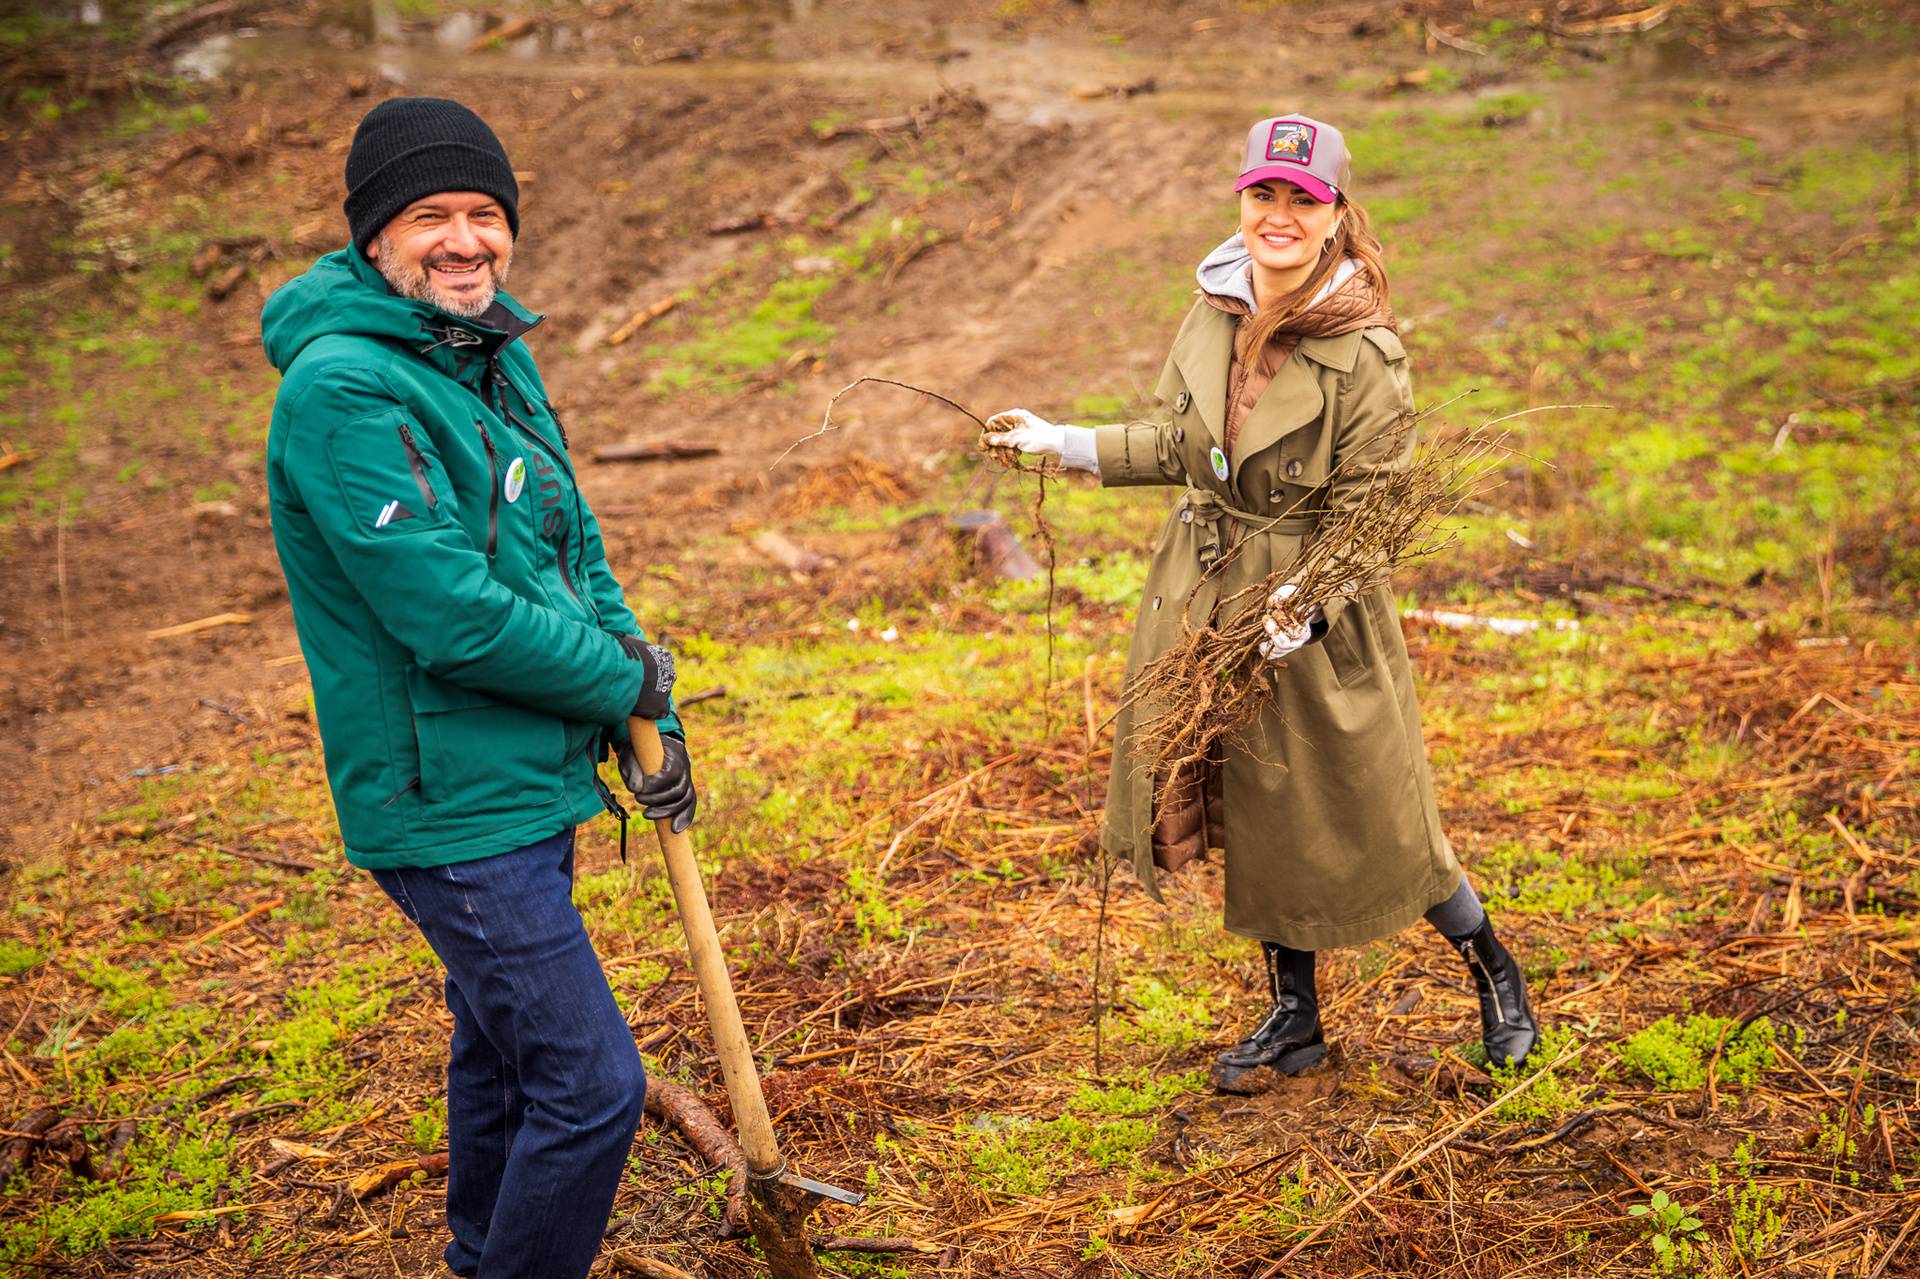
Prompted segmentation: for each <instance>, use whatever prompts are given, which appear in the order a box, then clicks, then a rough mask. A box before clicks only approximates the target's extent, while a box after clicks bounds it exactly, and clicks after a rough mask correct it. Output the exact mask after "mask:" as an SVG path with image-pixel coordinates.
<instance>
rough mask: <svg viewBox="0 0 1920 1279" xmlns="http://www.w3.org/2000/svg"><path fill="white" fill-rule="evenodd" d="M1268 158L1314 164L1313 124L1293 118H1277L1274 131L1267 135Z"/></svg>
mask: <svg viewBox="0 0 1920 1279" xmlns="http://www.w3.org/2000/svg"><path fill="white" fill-rule="evenodd" d="M1267 159H1269V160H1287V161H1289V162H1291V163H1293V164H1312V163H1313V126H1312V125H1310V124H1300V123H1298V122H1296V121H1293V120H1276V121H1275V122H1274V125H1273V132H1272V133H1270V134H1268V135H1267Z"/></svg>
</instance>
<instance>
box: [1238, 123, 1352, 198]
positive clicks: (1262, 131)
mask: <svg viewBox="0 0 1920 1279" xmlns="http://www.w3.org/2000/svg"><path fill="white" fill-rule="evenodd" d="M1352 178H1353V165H1352V163H1351V162H1350V161H1349V160H1348V159H1347V140H1346V139H1345V138H1343V137H1341V136H1340V130H1338V129H1336V128H1334V127H1333V126H1332V125H1330V124H1322V123H1320V121H1318V120H1310V119H1308V118H1307V117H1306V116H1303V115H1283V116H1275V117H1274V118H1273V119H1270V120H1262V121H1261V122H1260V123H1259V124H1256V125H1254V126H1253V128H1252V129H1251V130H1250V131H1248V133H1247V155H1246V161H1245V163H1243V164H1242V165H1241V166H1240V181H1239V182H1238V183H1237V184H1236V185H1235V186H1234V188H1233V189H1234V190H1235V191H1244V190H1246V189H1247V188H1248V187H1250V186H1252V185H1253V184H1254V183H1256V182H1268V181H1272V180H1274V179H1278V180H1280V181H1282V182H1291V183H1293V184H1294V185H1295V186H1297V187H1299V188H1300V189H1301V190H1302V191H1305V192H1306V193H1307V194H1308V195H1310V196H1312V197H1313V198H1314V199H1316V200H1318V201H1320V203H1322V204H1332V203H1333V201H1334V199H1335V197H1337V196H1338V195H1339V194H1340V193H1341V192H1342V191H1344V190H1346V189H1347V183H1348V182H1349V181H1351V180H1352Z"/></svg>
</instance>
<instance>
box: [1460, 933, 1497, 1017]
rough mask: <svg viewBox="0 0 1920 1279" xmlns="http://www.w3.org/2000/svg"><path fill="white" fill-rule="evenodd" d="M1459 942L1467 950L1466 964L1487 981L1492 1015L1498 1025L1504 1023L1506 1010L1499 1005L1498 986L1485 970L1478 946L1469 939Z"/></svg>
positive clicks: (1491, 975) (1490, 974)
mask: <svg viewBox="0 0 1920 1279" xmlns="http://www.w3.org/2000/svg"><path fill="white" fill-rule="evenodd" d="M1461 944H1462V945H1463V946H1464V947H1465V949H1466V952H1467V966H1468V967H1470V968H1472V969H1473V970H1474V971H1475V972H1476V973H1479V974H1480V976H1481V978H1482V979H1483V980H1484V981H1485V982H1486V983H1487V993H1488V994H1489V995H1491V996H1492V997H1493V1015H1494V1017H1495V1018H1496V1020H1497V1022H1498V1024H1499V1025H1502V1026H1504V1025H1506V1024H1507V1010H1506V1009H1505V1008H1502V1007H1501V1006H1500V987H1499V986H1498V985H1496V984H1495V982H1494V980H1493V974H1492V973H1490V972H1488V971H1487V966H1486V964H1485V963H1483V962H1481V959H1480V950H1479V948H1478V947H1477V946H1475V945H1474V944H1473V943H1472V942H1471V941H1468V942H1463V943H1461Z"/></svg>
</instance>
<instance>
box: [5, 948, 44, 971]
mask: <svg viewBox="0 0 1920 1279" xmlns="http://www.w3.org/2000/svg"><path fill="white" fill-rule="evenodd" d="M43 958H44V956H43V955H41V953H40V952H39V951H37V950H35V949H34V948H33V947H31V946H29V945H27V944H26V943H25V942H18V941H0V977H18V976H19V975H20V974H21V973H24V972H26V971H27V969H29V968H31V967H33V966H34V965H35V964H37V963H39V962H40V961H41V959H43Z"/></svg>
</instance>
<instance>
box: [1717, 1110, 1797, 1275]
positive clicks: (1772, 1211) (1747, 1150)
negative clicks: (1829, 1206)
mask: <svg viewBox="0 0 1920 1279" xmlns="http://www.w3.org/2000/svg"><path fill="white" fill-rule="evenodd" d="M1757 1141H1758V1138H1756V1137H1751V1136H1750V1137H1748V1138H1747V1139H1746V1140H1745V1141H1743V1142H1741V1143H1740V1144H1739V1145H1738V1146H1736V1147H1735V1148H1734V1151H1733V1170H1732V1176H1731V1177H1730V1178H1725V1180H1726V1181H1727V1185H1726V1195H1727V1207H1728V1209H1729V1212H1728V1217H1729V1220H1728V1224H1727V1237H1728V1239H1729V1240H1730V1241H1731V1242H1732V1244H1733V1250H1734V1253H1735V1254H1736V1255H1738V1256H1740V1257H1744V1258H1746V1259H1747V1260H1749V1261H1757V1260H1759V1259H1760V1258H1761V1257H1763V1256H1765V1255H1766V1253H1767V1250H1768V1249H1769V1248H1771V1247H1772V1246H1773V1244H1774V1241H1775V1240H1777V1239H1778V1238H1779V1237H1780V1232H1781V1231H1782V1230H1783V1229H1785V1228H1786V1224H1787V1218H1786V1214H1785V1212H1783V1211H1782V1207H1783V1205H1784V1204H1785V1202H1786V1192H1784V1191H1782V1190H1780V1189H1779V1188H1778V1187H1775V1186H1769V1185H1766V1184H1764V1183H1763V1182H1761V1181H1759V1180H1758V1179H1757V1178H1756V1177H1755V1173H1756V1171H1757V1170H1758V1167H1759V1161H1758V1159H1756V1158H1755V1156H1754V1145H1755V1143H1756V1142H1757ZM1707 1180H1708V1181H1709V1182H1711V1183H1712V1185H1713V1186H1714V1188H1715V1189H1716V1190H1717V1189H1720V1187H1721V1182H1722V1180H1723V1174H1722V1172H1721V1170H1720V1168H1719V1166H1718V1165H1709V1166H1708V1168H1707Z"/></svg>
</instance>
